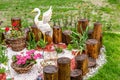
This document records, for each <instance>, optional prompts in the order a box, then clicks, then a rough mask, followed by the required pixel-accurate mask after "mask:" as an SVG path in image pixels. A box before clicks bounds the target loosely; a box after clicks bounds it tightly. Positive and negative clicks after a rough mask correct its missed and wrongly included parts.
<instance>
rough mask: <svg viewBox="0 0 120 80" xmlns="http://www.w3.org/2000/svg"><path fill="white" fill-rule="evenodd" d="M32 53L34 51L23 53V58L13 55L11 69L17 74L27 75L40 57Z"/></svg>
mask: <svg viewBox="0 0 120 80" xmlns="http://www.w3.org/2000/svg"><path fill="white" fill-rule="evenodd" d="M34 52H35V50H29V51H27V52H26V53H25V56H22V55H14V56H13V57H12V60H13V62H12V64H11V67H12V68H13V69H14V70H15V71H16V72H17V73H19V74H22V73H27V72H28V71H29V70H31V68H32V66H33V65H34V64H35V63H36V59H37V58H40V57H41V55H40V54H35V53H34Z"/></svg>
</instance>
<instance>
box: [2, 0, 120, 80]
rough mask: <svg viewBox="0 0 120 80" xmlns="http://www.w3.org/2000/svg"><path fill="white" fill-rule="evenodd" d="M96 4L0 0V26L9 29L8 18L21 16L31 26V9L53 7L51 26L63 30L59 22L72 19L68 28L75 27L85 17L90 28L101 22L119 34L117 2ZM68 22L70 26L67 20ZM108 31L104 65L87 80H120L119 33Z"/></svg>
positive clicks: (88, 0)
mask: <svg viewBox="0 0 120 80" xmlns="http://www.w3.org/2000/svg"><path fill="white" fill-rule="evenodd" d="M96 1H98V2H99V3H98V2H97V3H96V2H95V0H86V2H84V1H81V0H0V21H3V24H2V25H1V27H5V26H9V25H10V24H11V23H10V22H11V17H21V19H22V25H23V27H27V26H30V25H32V24H33V19H34V16H35V14H33V13H30V12H31V11H32V10H33V9H34V8H36V7H38V8H40V9H41V11H42V13H43V12H45V11H46V10H47V9H48V8H49V6H51V5H52V7H53V16H52V20H51V23H54V22H55V23H56V24H59V22H60V23H61V26H63V27H66V26H64V23H63V22H62V20H64V19H65V20H66V19H67V20H68V19H70V20H71V16H72V17H73V18H72V20H73V21H72V23H73V25H70V24H68V25H67V26H74V24H75V23H76V22H77V19H78V17H80V18H82V17H86V18H88V19H89V20H90V23H91V24H90V27H92V26H93V23H94V22H95V21H100V22H101V23H102V24H103V30H104V31H106V30H107V31H108V32H112V31H113V32H119V31H120V24H119V23H120V18H119V17H118V16H120V14H119V12H120V5H119V0H108V2H107V1H106V0H96ZM101 1H103V2H101ZM96 4H99V5H96ZM101 5H102V6H101ZM81 10H82V11H81ZM79 11H80V13H79ZM41 17H42V14H41ZM40 19H41V18H40ZM59 20H60V21H59ZM68 23H70V21H69V20H68ZM51 25H52V24H51ZM108 32H107V33H106V32H103V35H104V37H103V44H104V45H105V47H106V56H107V63H106V64H105V65H104V66H103V67H102V68H101V69H100V70H99V71H98V73H97V74H96V75H95V76H93V77H91V78H90V79H89V80H120V53H119V52H120V34H115V33H108Z"/></svg>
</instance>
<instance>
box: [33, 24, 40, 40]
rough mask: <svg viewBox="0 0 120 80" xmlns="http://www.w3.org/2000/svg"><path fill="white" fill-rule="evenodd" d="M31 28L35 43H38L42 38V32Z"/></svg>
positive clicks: (34, 26)
mask: <svg viewBox="0 0 120 80" xmlns="http://www.w3.org/2000/svg"><path fill="white" fill-rule="evenodd" d="M31 28H32V32H33V33H34V36H35V41H39V40H40V39H41V38H42V32H41V31H40V30H39V29H38V28H37V26H36V25H33V26H32V27H31Z"/></svg>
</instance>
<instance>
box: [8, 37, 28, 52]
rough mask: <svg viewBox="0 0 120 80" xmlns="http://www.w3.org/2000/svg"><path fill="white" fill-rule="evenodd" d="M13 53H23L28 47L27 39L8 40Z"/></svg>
mask: <svg viewBox="0 0 120 80" xmlns="http://www.w3.org/2000/svg"><path fill="white" fill-rule="evenodd" d="M6 41H7V43H8V44H9V45H10V47H11V48H12V50H13V51H21V50H23V49H24V48H25V47H26V37H21V38H16V39H6Z"/></svg>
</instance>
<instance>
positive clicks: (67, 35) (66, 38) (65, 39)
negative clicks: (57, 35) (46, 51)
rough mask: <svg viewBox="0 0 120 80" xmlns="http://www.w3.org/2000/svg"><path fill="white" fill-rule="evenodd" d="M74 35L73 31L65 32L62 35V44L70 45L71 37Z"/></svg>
mask: <svg viewBox="0 0 120 80" xmlns="http://www.w3.org/2000/svg"><path fill="white" fill-rule="evenodd" d="M71 34H72V31H70V30H65V31H64V32H63V33H62V42H63V43H65V44H66V45H68V44H69V43H70V42H71V37H70V35H71Z"/></svg>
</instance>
